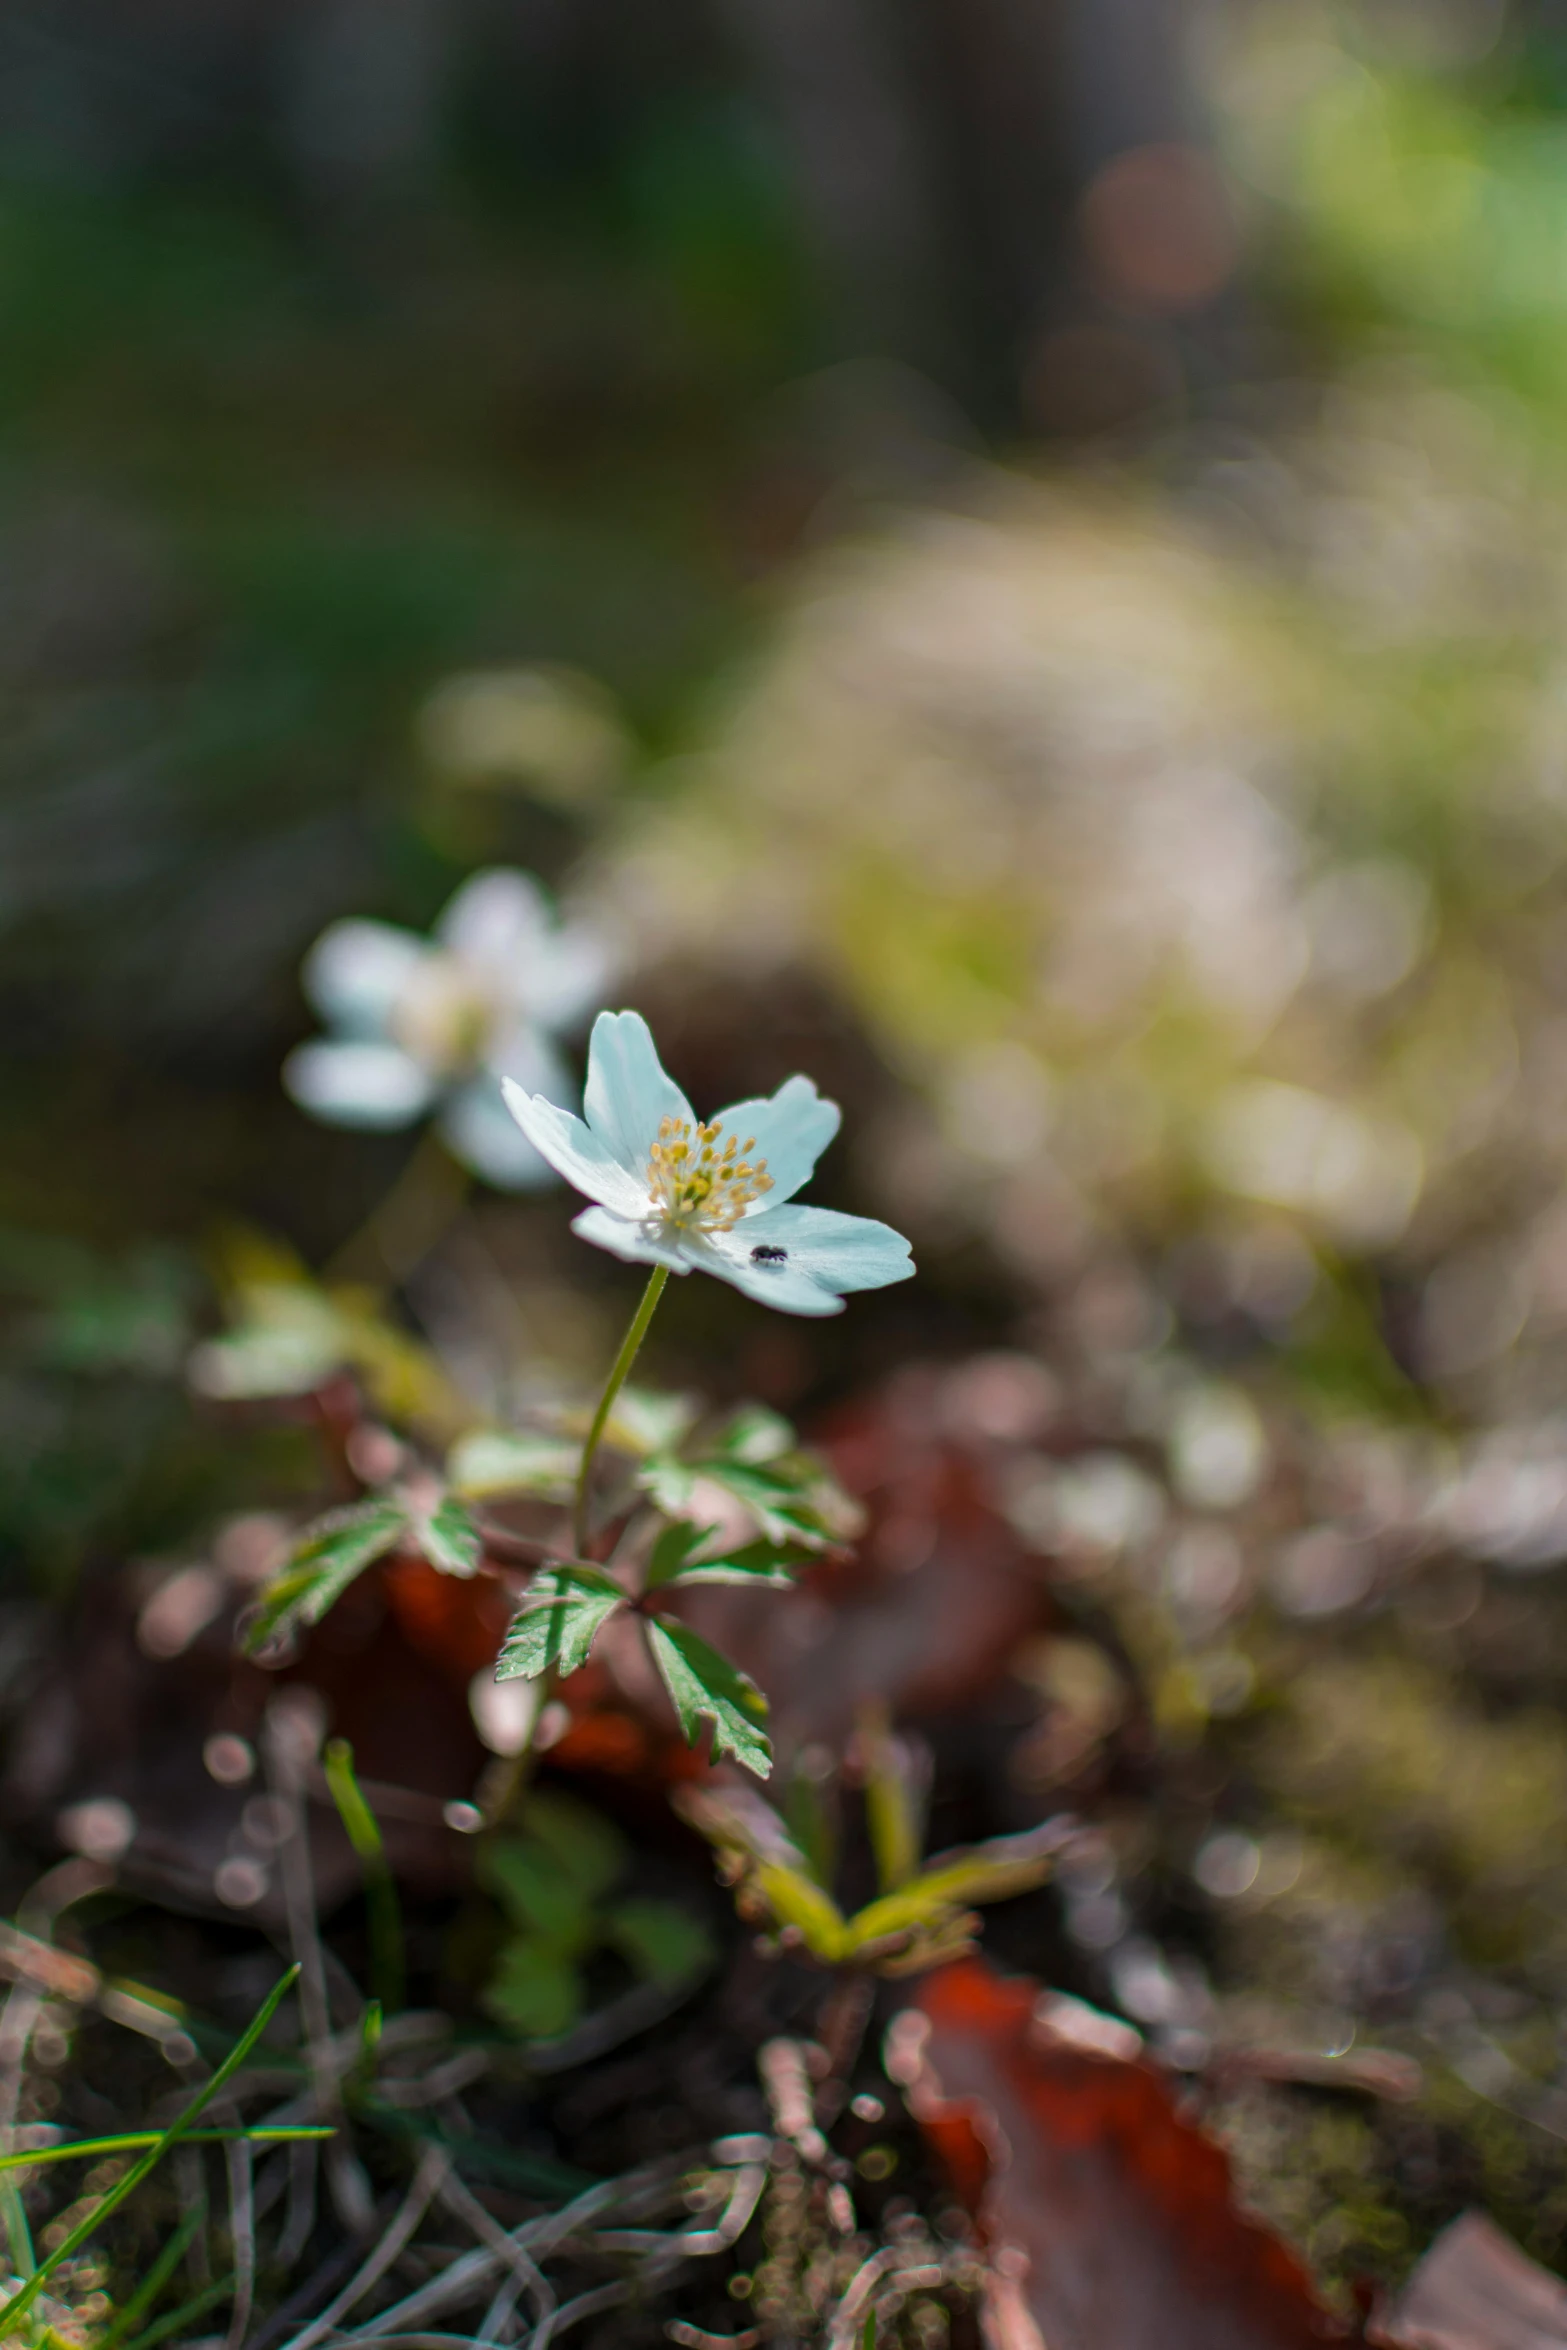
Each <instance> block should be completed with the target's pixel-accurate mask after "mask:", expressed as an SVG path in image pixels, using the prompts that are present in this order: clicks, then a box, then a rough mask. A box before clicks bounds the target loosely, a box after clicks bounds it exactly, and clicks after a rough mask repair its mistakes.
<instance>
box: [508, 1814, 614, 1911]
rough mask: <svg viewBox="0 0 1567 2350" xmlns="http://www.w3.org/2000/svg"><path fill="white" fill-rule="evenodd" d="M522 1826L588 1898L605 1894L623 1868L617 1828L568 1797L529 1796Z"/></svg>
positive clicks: (563, 1873) (601, 1816)
mask: <svg viewBox="0 0 1567 2350" xmlns="http://www.w3.org/2000/svg"><path fill="white" fill-rule="evenodd" d="M522 1824H523V1826H524V1827H525V1828H526V1830H527V1832H528V1835H529V1836H530V1837H531V1838H532V1840H533V1841H534V1842H535V1843H536V1844H538V1845H540V1846H541V1847H542V1848H543V1849H544V1850H545V1851H546V1852H547V1853H548V1854H549V1856H550V1858H551V1860H552V1861H553V1863H554V1865H555V1866H556V1868H558V1869H559V1870H560V1871H561V1873H562V1875H563V1876H566V1877H568V1878H569V1879H570V1880H571V1882H572V1883H573V1884H574V1885H577V1886H579V1887H580V1888H581V1890H582V1892H583V1893H584V1894H585V1895H586V1896H587V1897H589V1898H590V1899H591V1898H594V1897H596V1896H597V1895H598V1894H600V1893H605V1892H607V1891H608V1890H609V1888H610V1886H611V1885H613V1883H614V1882H615V1879H616V1878H617V1877H618V1876H619V1875H620V1872H621V1870H622V1869H623V1868H624V1867H625V1865H626V1841H625V1838H624V1837H623V1836H622V1835H621V1833H620V1831H619V1829H618V1828H616V1827H614V1826H612V1824H611V1823H610V1822H609V1821H608V1820H607V1819H605V1817H604V1815H603V1813H602V1812H599V1811H595V1810H594V1809H593V1807H592V1805H591V1804H588V1803H578V1802H577V1801H576V1800H575V1798H574V1797H572V1796H570V1795H530V1796H529V1798H528V1801H527V1804H526V1807H525V1808H524V1811H523V1814H522Z"/></svg>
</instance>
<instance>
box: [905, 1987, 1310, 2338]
mask: <svg viewBox="0 0 1567 2350" xmlns="http://www.w3.org/2000/svg"><path fill="white" fill-rule="evenodd" d="M888 2069H889V2070H890V2071H892V2072H893V2074H894V2077H895V2078H896V2079H898V2080H899V2081H900V2082H901V2084H902V2085H903V2086H904V2088H905V2090H906V2092H907V2094H908V2098H909V2103H910V2106H911V2108H912V2110H913V2112H914V2114H915V2116H916V2117H917V2119H918V2120H919V2122H920V2124H921V2126H922V2127H923V2128H924V2130H925V2132H926V2134H927V2136H928V2137H929V2138H930V2139H931V2141H932V2143H933V2145H934V2146H935V2148H936V2150H937V2152H938V2153H939V2154H940V2156H941V2157H942V2159H943V2160H944V2162H945V2164H946V2166H947V2169H948V2171H949V2173H950V2175H951V2177H952V2181H953V2185H954V2187H955V2189H956V2191H957V2193H958V2195H959V2196H960V2198H961V2199H962V2201H963V2202H964V2204H965V2205H966V2206H967V2208H968V2209H969V2211H970V2212H971V2213H972V2215H973V2217H974V2219H975V2220H976V2222H977V2223H978V2225H979V2227H980V2230H981V2232H982V2235H983V2237H984V2239H985V2241H986V2243H987V2245H988V2247H989V2252H990V2260H991V2265H992V2268H993V2271H994V2275H995V2280H996V2282H995V2285H994V2289H993V2292H992V2296H991V2298H992V2302H993V2308H992V2310H991V2313H990V2314H991V2319H992V2332H993V2333H994V2334H996V2335H997V2336H998V2337H999V2338H1001V2339H1004V2340H1005V2341H1006V2342H1007V2344H1008V2345H1009V2350H1024V2346H1025V2345H1027V2346H1028V2350H1039V2346H1040V2345H1048V2350H1320V2345H1321V2344H1322V2343H1323V2342H1328V2341H1339V2342H1344V2341H1348V2340H1352V2339H1355V2338H1356V2337H1355V2336H1353V2335H1352V2334H1351V2332H1350V2330H1349V2329H1348V2328H1347V2327H1346V2326H1345V2325H1344V2324H1343V2323H1342V2322H1341V2321H1340V2320H1339V2319H1337V2318H1336V2317H1334V2316H1333V2315H1332V2314H1331V2313H1330V2312H1329V2311H1328V2310H1326V2309H1325V2308H1324V2307H1323V2306H1322V2305H1321V2303H1320V2302H1319V2301H1318V2300H1317V2298H1316V2296H1315V2294H1314V2292H1313V2290H1312V2286H1311V2282H1310V2280H1309V2278H1308V2277H1307V2275H1306V2272H1305V2270H1304V2268H1303V2267H1302V2266H1301V2264H1300V2262H1299V2261H1298V2260H1297V2258H1296V2256H1295V2254H1294V2253H1293V2252H1291V2251H1290V2250H1289V2249H1288V2247H1287V2246H1286V2245H1284V2244H1282V2243H1281V2242H1280V2241H1279V2240H1278V2239H1277V2238H1276V2237H1275V2236H1272V2235H1270V2234H1269V2233H1268V2231H1267V2230H1266V2229H1265V2228H1263V2227H1262V2226H1260V2225H1259V2224H1258V2223H1257V2222H1256V2221H1255V2220H1252V2219H1249V2218H1247V2217H1246V2215H1245V2214H1244V2213H1243V2212H1242V2211H1240V2210H1239V2209H1238V2208H1237V2206H1236V2202H1235V2198H1234V2191H1233V2185H1232V2181H1231V2176H1230V2165H1229V2159H1228V2157H1227V2156H1226V2155H1225V2153H1224V2152H1223V2150H1222V2149H1221V2148H1220V2147H1219V2146H1217V2145H1216V2144H1214V2142H1213V2141H1212V2140H1211V2139H1210V2138H1207V2137H1205V2136H1204V2135H1203V2133H1202V2132H1201V2131H1200V2130H1198V2129H1197V2128H1195V2127H1194V2125H1193V2124H1192V2123H1190V2122H1188V2121H1186V2120H1184V2119H1183V2118H1182V2117H1181V2115H1180V2114H1179V2113H1178V2112H1177V2110H1176V2107H1175V2103H1174V2100H1173V2097H1172V2094H1171V2090H1170V2086H1169V2083H1168V2081H1167V2079H1166V2077H1165V2076H1164V2075H1163V2074H1162V2073H1161V2072H1160V2071H1159V2070H1158V2069H1157V2067H1156V2066H1154V2065H1153V2064H1151V2063H1150V2062H1149V2061H1148V2060H1147V2059H1146V2058H1145V2057H1144V2056H1143V2054H1142V2052H1141V2044H1140V2042H1139V2041H1138V2039H1137V2035H1136V2034H1135V2033H1133V2032H1132V2031H1131V2030H1130V2029H1129V2027H1127V2026H1126V2025H1124V2024H1120V2023H1117V2022H1115V2021H1114V2019H1112V2018H1110V2017H1108V2016H1100V2015H1098V2014H1097V2013H1096V2012H1095V2011H1094V2010H1093V2009H1090V2008H1084V2007H1082V2006H1080V2004H1079V2003H1078V2002H1076V2001H1072V2000H1051V1999H1050V1998H1048V1997H1042V1996H1041V1993H1040V1990H1039V1987H1038V1985H1037V1984H1034V1983H1031V1982H1027V1981H1020V1980H1015V1979H1010V1978H1008V1977H1005V1976H1002V1975H999V1974H997V1973H996V1972H995V1971H994V1969H992V1968H991V1967H990V1966H989V1965H987V1964H986V1962H985V1961H984V1960H983V1959H980V1958H965V1959H960V1960H958V1961H957V1962H956V1963H955V1964H953V1965H951V1966H948V1967H943V1968H941V1969H940V1970H939V1972H937V1973H936V1974H933V1975H930V1976H927V1977H926V1979H925V1981H924V1982H923V1983H922V1984H921V1985H920V1988H919V1991H918V1993H917V1995H916V1998H915V2001H914V2004H913V2005H912V2007H910V2008H908V2009H906V2010H905V2011H904V2013H903V2014H902V2015H900V2016H899V2017H897V2018H896V2019H895V2020H894V2023H893V2027H892V2030H891V2033H890V2034H889V2044H888Z"/></svg>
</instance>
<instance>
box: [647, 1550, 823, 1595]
mask: <svg viewBox="0 0 1567 2350" xmlns="http://www.w3.org/2000/svg"><path fill="white" fill-rule="evenodd" d="M799 1563H800V1551H799V1545H798V1544H795V1545H793V1546H789V1545H786V1544H784V1543H779V1542H748V1543H747V1544H746V1545H745V1547H744V1549H742V1550H731V1551H726V1552H725V1554H724V1556H723V1557H722V1558H715V1559H697V1560H696V1561H695V1562H694V1564H692V1565H691V1566H688V1567H681V1568H680V1569H679V1571H678V1573H676V1574H673V1575H671V1576H669V1577H668V1578H667V1580H668V1582H669V1584H670V1585H671V1586H674V1585H677V1584H678V1585H679V1586H680V1587H681V1588H682V1589H683V1588H684V1587H685V1585H686V1584H688V1583H752V1584H763V1585H767V1586H768V1587H770V1588H772V1589H775V1590H787V1589H788V1588H789V1587H790V1586H791V1585H792V1584H793V1582H794V1568H795V1566H796V1565H798V1564H799Z"/></svg>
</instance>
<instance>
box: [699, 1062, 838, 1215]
mask: <svg viewBox="0 0 1567 2350" xmlns="http://www.w3.org/2000/svg"><path fill="white" fill-rule="evenodd" d="M842 1116H843V1113H842V1112H841V1111H840V1109H839V1107H838V1105H837V1103H836V1102H829V1101H826V1100H824V1099H823V1097H822V1095H821V1094H819V1093H818V1092H817V1090H816V1088H815V1086H814V1085H813V1084H812V1083H811V1080H810V1079H809V1078H808V1077H791V1078H790V1079H789V1081H788V1083H787V1084H785V1085H780V1087H779V1088H778V1091H777V1092H776V1093H775V1094H773V1095H772V1097H771V1098H770V1099H769V1100H766V1101H764V1100H762V1099H760V1098H759V1097H758V1098H757V1099H756V1100H754V1101H748V1102H736V1103H734V1104H733V1106H732V1107H731V1108H730V1109H727V1110H720V1111H719V1113H718V1123H719V1125H720V1126H722V1128H723V1130H724V1133H725V1135H726V1137H727V1136H728V1135H731V1134H737V1135H738V1136H739V1138H740V1140H741V1141H742V1142H745V1141H746V1140H747V1139H748V1138H749V1137H752V1136H754V1137H755V1141H756V1148H755V1149H754V1150H748V1151H747V1152H746V1157H747V1158H748V1159H765V1160H766V1161H767V1172H768V1174H769V1176H770V1177H771V1178H772V1189H771V1190H770V1191H766V1192H764V1193H763V1194H762V1197H761V1199H760V1200H759V1201H758V1202H757V1205H756V1206H755V1207H754V1208H752V1209H750V1210H749V1211H748V1213H749V1214H750V1215H752V1216H755V1215H759V1214H763V1213H765V1212H766V1210H767V1209H769V1208H776V1207H781V1206H782V1204H783V1202H784V1201H785V1200H787V1199H792V1198H793V1197H794V1194H795V1193H796V1192H797V1191H798V1190H799V1188H800V1186H801V1184H802V1183H808V1182H809V1181H810V1177H811V1170H812V1168H813V1167H814V1166H815V1164H816V1162H817V1160H818V1159H819V1158H820V1157H821V1155H822V1153H823V1151H824V1150H825V1149H826V1148H827V1145H828V1144H829V1143H830V1142H831V1140H832V1138H833V1136H834V1135H835V1134H836V1133H837V1131H838V1128H839V1125H840V1123H841V1122H842Z"/></svg>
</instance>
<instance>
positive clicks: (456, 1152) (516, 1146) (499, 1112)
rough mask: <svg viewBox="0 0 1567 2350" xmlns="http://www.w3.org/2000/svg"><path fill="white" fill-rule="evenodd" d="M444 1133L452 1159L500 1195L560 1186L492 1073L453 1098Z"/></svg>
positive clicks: (444, 1115) (463, 1087)
mask: <svg viewBox="0 0 1567 2350" xmlns="http://www.w3.org/2000/svg"><path fill="white" fill-rule="evenodd" d="M440 1127H441V1133H442V1136H443V1137H444V1139H445V1142H446V1145H447V1148H448V1149H449V1150H450V1151H451V1153H452V1156H453V1157H454V1158H457V1159H460V1160H461V1161H462V1163H463V1165H464V1166H465V1167H471V1168H472V1170H473V1172H474V1174H475V1175H482V1176H483V1178H484V1180H485V1182H486V1183H493V1184H494V1185H495V1188H496V1189H497V1191H543V1190H545V1189H546V1188H547V1187H548V1186H549V1185H550V1184H552V1183H553V1182H554V1181H555V1180H556V1177H555V1170H554V1168H553V1167H552V1166H550V1164H549V1162H548V1161H547V1160H546V1159H543V1158H541V1157H540V1155H539V1153H538V1152H537V1151H536V1150H535V1149H534V1147H533V1145H532V1143H531V1142H530V1141H529V1140H528V1138H527V1136H526V1135H525V1134H524V1133H523V1132H522V1130H521V1128H520V1127H519V1126H518V1124H517V1121H516V1120H515V1118H513V1116H512V1115H511V1112H510V1111H509V1110H508V1109H507V1107H506V1104H505V1102H504V1101H503V1100H502V1098H501V1089H500V1081H499V1079H498V1078H496V1077H495V1076H494V1075H493V1074H492V1073H490V1072H489V1071H488V1070H486V1071H484V1072H483V1073H482V1074H481V1075H479V1076H478V1077H473V1078H470V1079H469V1081H468V1083H467V1084H466V1085H460V1086H459V1087H458V1088H457V1091H456V1092H455V1093H454V1094H452V1095H451V1096H450V1098H449V1099H448V1101H447V1103H446V1106H445V1108H444V1109H443V1110H442V1112H441V1118H440Z"/></svg>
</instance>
